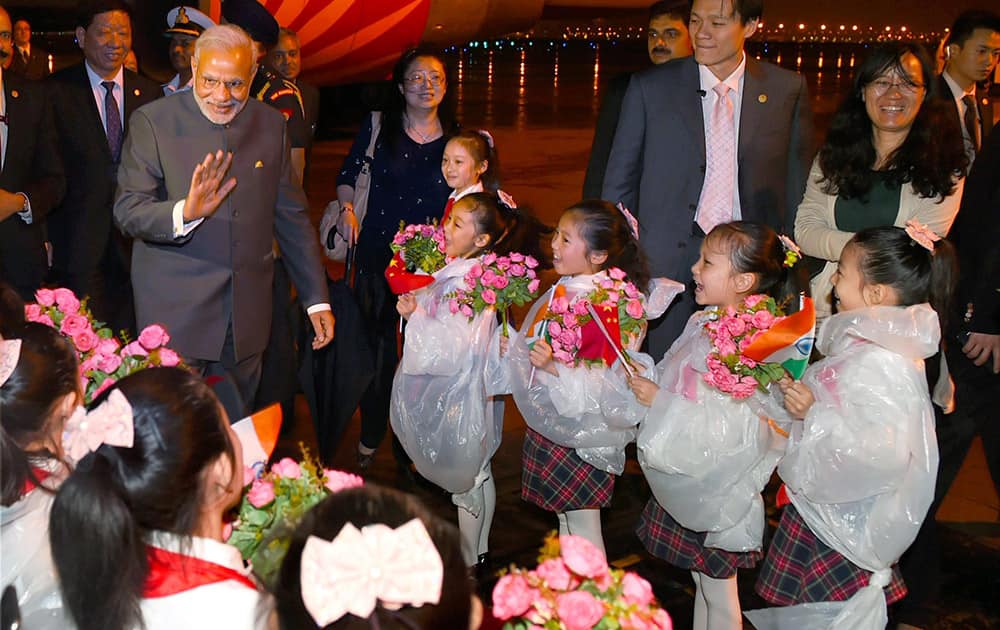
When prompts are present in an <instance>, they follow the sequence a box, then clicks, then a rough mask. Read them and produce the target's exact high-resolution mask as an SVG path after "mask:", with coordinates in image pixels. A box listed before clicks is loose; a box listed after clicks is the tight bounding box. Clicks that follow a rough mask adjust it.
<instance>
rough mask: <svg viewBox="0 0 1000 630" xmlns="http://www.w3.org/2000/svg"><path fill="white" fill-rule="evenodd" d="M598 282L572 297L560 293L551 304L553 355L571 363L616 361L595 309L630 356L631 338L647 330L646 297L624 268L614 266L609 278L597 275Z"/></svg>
mask: <svg viewBox="0 0 1000 630" xmlns="http://www.w3.org/2000/svg"><path fill="white" fill-rule="evenodd" d="M594 284H595V286H594V289H593V290H592V291H590V292H589V293H586V294H582V295H577V296H575V297H574V298H573V299H572V300H567V298H566V297H564V296H558V295H557V296H555V297H553V299H552V303H551V304H549V307H548V314H547V315H546V317H545V318H546V320H548V323H547V324H546V330H545V334H546V336H547V338H548V341H549V343H550V345H551V346H552V355H553V357H554V358H555V359H556V360H557V361H559V362H561V363H564V364H566V365H569V366H577V365H581V364H582V365H586V366H588V367H589V366H598V365H611V364H612V363H614V361H615V358H616V356H617V355H616V353H615V351H614V350H613V349H612V348H611V347H610V346H609V344H608V343H607V338H606V337H605V336H604V333H603V332H602V331H601V327H599V326H598V325H597V322H595V321H594V317H593V315H592V313H591V311H593V312H594V313H597V314H598V316H599V317H600V318H601V324H602V325H603V327H604V329H605V330H606V331H607V332H608V334H609V335H611V337H612V340H613V341H617V342H618V348H619V349H620V350H622V352H623V355H627V352H625V351H624V348H625V347H626V346H627V345H628V344H629V342H630V340H632V339H637V338H639V337H641V336H642V335H643V333H644V331H645V327H646V307H645V299H646V298H645V296H644V295H643V294H642V292H641V291H639V289H638V287H636V286H635V285H634V284H633V283H631V282H629V281H628V279H627V278H626V275H625V272H624V271H622V270H621V269H618V268H617V267H612V268H611V269H608V273H607V277H604V278H595V280H594ZM588 307H589V308H588ZM616 338H617V339H616Z"/></svg>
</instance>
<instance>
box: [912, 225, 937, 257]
mask: <svg viewBox="0 0 1000 630" xmlns="http://www.w3.org/2000/svg"><path fill="white" fill-rule="evenodd" d="M904 229H905V230H906V234H907V235H908V236H909V237H910V238H912V239H913V240H914V241H916V242H917V244H918V245H920V246H921V247H923V248H924V249H926V250H927V251H929V252H931V253H933V252H934V243H936V242H938V241H940V240H941V237H940V236H938V235H937V234H935V233H934V232H932V231H931V229H930V228H929V227H927V226H926V225H925V224H923V223H921V222H920V221H917V220H916V219H910V220H909V221H907V222H906V227H905V228H904Z"/></svg>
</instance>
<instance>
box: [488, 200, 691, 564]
mask: <svg viewBox="0 0 1000 630" xmlns="http://www.w3.org/2000/svg"><path fill="white" fill-rule="evenodd" d="M633 222H634V219H633V218H632V217H631V215H626V214H625V211H622V210H619V209H618V208H615V207H614V206H612V205H611V204H609V203H607V202H604V201H582V202H580V203H578V204H576V205H574V206H572V207H570V208H569V209H568V210H566V211H565V212H564V213H563V215H562V217H560V219H559V226H558V228H557V229H556V232H555V234H554V235H553V237H552V252H553V258H552V263H553V267H554V268H555V270H556V272H557V273H558V274H559V275H560V278H559V280H558V282H557V283H556V284H555V285H554V286H553V287H552V288H551V289H550V290H549V292H548V293H546V294H545V295H543V296H542V297H541V298H539V300H538V301H537V302H536V303H535V305H534V306H533V307H532V308H531V310H530V311H529V313H528V316H527V318H526V320H525V324H524V326H522V328H521V331H520V334H519V335H517V336H516V338H512V339H511V343H510V350H509V352H508V353H507V361H506V366H507V367H508V369H509V376H510V388H511V393H512V394H513V396H514V401H515V402H516V403H517V407H518V409H519V410H520V411H521V414H522V415H523V416H524V420H525V422H526V423H527V425H528V430H527V433H526V435H525V440H524V449H523V458H522V471H521V498H522V499H524V500H526V501H529V502H531V503H534V504H535V505H537V506H539V507H541V508H544V509H546V510H549V511H552V512H555V513H556V514H557V515H558V520H559V533H560V534H561V535H566V534H574V535H577V536H582V537H584V538H586V539H588V540H589V541H590V542H592V543H594V545H596V546H597V547H598V548H599V549H601V550H602V551H604V539H603V536H602V534H601V512H600V508H602V507H607V506H608V505H610V503H611V497H612V494H613V492H614V478H615V475H620V474H621V473H622V471H623V469H624V467H625V445H626V444H628V443H629V442H631V441H633V440H634V439H635V432H636V426H637V425H638V423H639V420H640V419H641V418H642V415H643V413H644V409H643V408H642V407H641V405H638V404H636V401H635V399H634V397H633V396H632V395H631V393H630V392H629V389H628V383H627V382H626V378H627V372H626V371H625V368H624V367H623V366H622V363H621V360H620V358H615V356H614V355H611V361H610V362H604V361H602V362H600V363H598V364H596V365H590V366H585V365H582V364H581V365H575V366H574V365H570V364H568V363H566V362H565V361H560V360H554V352H553V345H552V344H550V343H549V342H548V341H546V336H545V335H546V333H549V334H550V335H551V334H552V333H553V331H555V330H557V329H556V328H555V327H554V326H553V324H552V323H551V322H548V321H547V320H546V314H547V313H548V312H549V311H550V310H553V309H555V308H558V306H559V305H558V304H557V302H558V301H562V302H564V303H565V304H566V305H569V306H571V307H573V306H576V307H581V308H580V309H579V310H576V311H574V312H575V313H576V314H577V315H583V314H584V313H586V311H585V310H582V298H584V297H585V296H587V295H588V294H590V293H591V292H593V291H594V290H595V289H597V288H598V286H600V285H601V284H602V283H607V282H609V281H620V280H628V281H630V282H631V283H632V284H633V285H634V286H635V287H639V289H637V290H636V295H635V296H634V299H635V300H637V301H638V302H641V303H643V306H644V309H645V312H646V314H647V316H648V317H650V318H655V317H658V316H659V315H661V314H662V313H663V312H664V311H665V310H666V309H667V306H669V304H670V302H671V301H672V300H673V299H674V297H676V296H677V294H679V293H680V292H682V291H683V288H684V287H683V285H681V284H680V283H678V282H674V281H672V280H667V279H662V278H660V279H656V280H654V281H652V282H650V279H649V271H648V268H647V266H646V257H645V255H644V254H643V253H642V250H641V249H640V247H639V241H638V234H637V231H638V228H637V226H636V224H634V223H633ZM647 294H648V295H647ZM593 306H594V307H595V308H598V305H597V304H594V305H593ZM593 330H594V329H591V332H592V333H593ZM612 334H618V332H617V330H615V331H614V332H613V333H612ZM591 336H592V337H594V339H587V338H586V335H585V334H584V338H583V339H582V340H581V347H583V346H586V345H587V344H588V342H591V341H596V342H597V345H598V346H600V345H602V343H603V341H604V340H603V337H602V336H601V334H600V333H599V332H598V333H596V334H592V335H591ZM644 336H645V328H644V327H643V329H642V332H641V333H640V334H638V335H634V336H628V339H625V338H624V336H623V337H622V339H620V340H619V342H620V343H621V345H622V346H623V350H624V352H625V353H627V359H628V361H629V363H630V364H631V368H630V369H633V370H639V371H642V372H644V373H651V371H652V367H653V360H652V359H651V358H649V357H648V356H647V355H644V354H641V353H640V352H639V351H638V350H639V346H640V345H641V344H642V339H643V337H644ZM622 342H623V343H622ZM556 352H566V351H565V350H559V349H557V350H556ZM609 364H610V367H609V366H608V365H609Z"/></svg>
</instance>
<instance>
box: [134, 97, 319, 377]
mask: <svg viewBox="0 0 1000 630" xmlns="http://www.w3.org/2000/svg"><path fill="white" fill-rule="evenodd" d="M219 149H222V150H224V151H231V152H232V154H233V162H232V165H231V166H230V169H229V175H230V176H234V177H236V181H237V185H236V188H235V189H234V190H233V192H232V193H230V195H229V196H228V197H227V198H226V199H225V200H224V201H223V202H222V205H220V206H219V208H218V209H217V210H216V212H215V214H213V215H212V216H210V217H208V218H207V219H205V221H204V222H203V223H201V224H200V225H198V226H197V227H196V228H195V229H194V230H193V231H192V232H190V233H189V234H188V235H186V236H183V237H180V238H174V236H173V220H172V216H173V208H174V205H175V204H176V203H177V202H178V201H180V200H182V199H184V198H185V197H186V196H187V193H188V188H189V186H190V183H191V173H192V172H193V171H194V168H195V166H196V165H197V164H198V163H199V162H201V161H202V160H204V159H205V155H206V154H208V153H209V152H212V153H214V152H215V151H217V150H219ZM289 152H290V144H289V141H288V133H287V129H286V127H285V120H284V117H283V116H282V114H281V113H280V112H279V111H277V110H275V109H273V108H271V107H268V106H267V105H265V104H263V103H261V102H259V101H256V100H253V99H250V100H249V101H248V102H247V104H246V106H245V107H244V109H243V111H241V112H240V113H239V114H238V115H237V116H236V118H234V119H233V120H232V122H230V123H229V124H227V125H216V124H213V123H212V122H211V121H209V120H208V119H207V118H205V116H204V115H203V114H202V113H201V111H200V110H199V109H198V105H197V103H196V102H195V100H194V94H193V92H191V91H190V90H188V91H184V92H179V93H176V94H172V95H170V96H165V97H163V98H162V99H160V100H158V101H156V102H154V103H151V104H149V105H146V106H145V107H142V108H140V109H139V110H138V111H136V113H135V114H134V115H133V116H132V121H131V133H130V134H129V136H128V137H127V138H126V139H125V146H124V149H123V151H122V163H121V168H120V169H119V171H118V182H119V190H118V196H117V199H116V201H115V221H116V222H117V223H118V225H119V226H120V227H121V229H122V231H123V232H124V233H125V234H126V235H128V236H131V237H133V238H134V239H136V240H135V242H134V244H133V248H132V286H133V291H134V295H135V311H136V321H137V323H138V325H139V327H140V328H141V327H143V326H146V325H148V324H151V323H154V322H155V323H161V324H163V325H164V326H166V328H167V330H168V331H170V335H171V338H172V341H171V346H173V347H174V348H175V349H176V350H177V351H178V352H180V353H181V355H183V356H185V357H188V358H192V359H202V360H208V361H218V360H219V358H220V356H221V354H222V346H223V342H224V341H225V337H226V329H227V327H228V326H229V324H230V322H231V323H232V329H233V341H234V345H235V354H236V358H237V360H241V359H243V358H245V357H248V356H251V355H254V354H259V353H261V352H263V351H264V347H265V346H266V345H267V340H268V334H269V332H270V327H271V294H272V287H271V284H272V277H273V272H274V254H273V250H272V241H273V240H274V239H275V238H277V241H278V245H279V246H280V247H281V251H282V252H283V258H282V260H283V261H284V264H285V267H286V268H287V269H288V273H289V276H291V279H292V282H294V283H295V286H296V288H297V289H298V295H299V300H300V302H301V303H302V305H303V306H306V307H308V306H312V305H314V304H318V303H321V302H328V301H329V298H328V295H327V287H326V277H325V273H324V271H323V265H322V262H321V258H320V253H319V239H318V238H317V236H316V231H315V230H314V229H313V227H312V225H311V224H310V223H309V219H308V217H307V216H306V214H305V212H306V209H307V208H308V203H307V201H306V197H305V193H304V192H303V191H302V188H301V186H299V185H298V184H297V183H295V182H294V179H293V176H292V169H291V162H290V156H289V155H290V153H289Z"/></svg>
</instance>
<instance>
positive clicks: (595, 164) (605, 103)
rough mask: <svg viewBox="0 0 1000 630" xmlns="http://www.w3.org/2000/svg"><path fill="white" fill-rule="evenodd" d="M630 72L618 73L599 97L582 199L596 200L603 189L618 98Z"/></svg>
mask: <svg viewBox="0 0 1000 630" xmlns="http://www.w3.org/2000/svg"><path fill="white" fill-rule="evenodd" d="M631 79H632V74H631V73H624V74H619V75H618V76H616V77H614V78H613V79H611V81H610V82H609V83H608V87H607V89H606V91H605V93H604V98H603V99H602V100H601V109H600V111H599V112H597V124H596V125H594V141H593V143H591V145H590V160H588V161H587V173H586V174H585V175H584V176H583V198H584V199H600V197H601V190H602V189H603V188H604V171H605V169H607V167H608V157H610V156H611V145H612V143H613V142H614V140H615V129H617V128H618V118H619V116H620V115H621V111H622V101H623V100H625V91H626V90H627V89H628V84H629V81H630V80H631Z"/></svg>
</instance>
